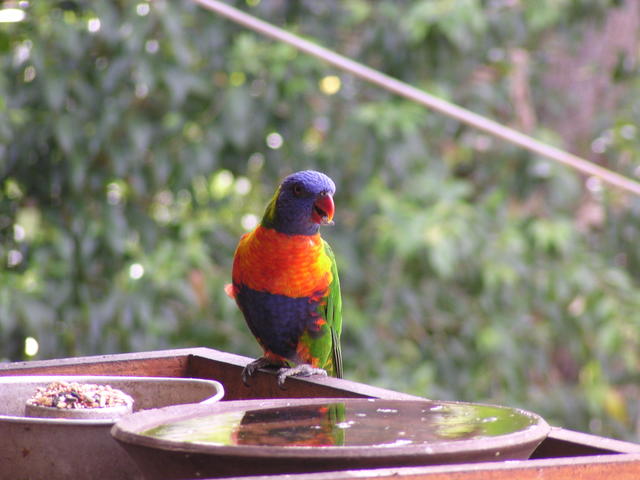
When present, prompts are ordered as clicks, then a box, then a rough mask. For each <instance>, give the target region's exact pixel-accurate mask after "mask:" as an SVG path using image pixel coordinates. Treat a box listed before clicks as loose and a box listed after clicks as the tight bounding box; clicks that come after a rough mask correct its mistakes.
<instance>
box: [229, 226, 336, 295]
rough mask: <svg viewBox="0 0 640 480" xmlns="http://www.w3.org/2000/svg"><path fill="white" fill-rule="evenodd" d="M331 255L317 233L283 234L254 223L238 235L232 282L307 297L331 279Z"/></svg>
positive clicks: (277, 292) (282, 293) (275, 292)
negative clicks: (255, 226) (246, 231)
mask: <svg viewBox="0 0 640 480" xmlns="http://www.w3.org/2000/svg"><path fill="white" fill-rule="evenodd" d="M331 280H332V275H331V259H330V258H329V257H328V256H327V254H326V253H325V251H324V246H323V244H322V239H321V238H320V235H319V234H318V235H311V236H309V235H286V234H283V233H278V232H276V231H275V230H273V229H270V228H264V227H262V226H259V227H257V228H256V229H255V230H254V231H253V232H251V233H248V234H246V235H244V236H243V237H242V238H241V239H240V243H239V244H238V248H237V250H236V254H235V258H234V262H233V283H234V284H236V285H237V284H242V285H246V286H247V287H249V288H252V289H254V290H259V291H266V292H270V293H274V294H279V295H286V296H288V297H308V296H311V295H313V294H317V293H318V292H321V291H324V290H325V289H326V288H327V287H328V286H329V284H330V283H331Z"/></svg>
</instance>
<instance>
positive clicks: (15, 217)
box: [0, 0, 640, 440]
mask: <svg viewBox="0 0 640 480" xmlns="http://www.w3.org/2000/svg"><path fill="white" fill-rule="evenodd" d="M235 3H236V4H237V5H238V6H239V7H241V8H243V9H245V10H248V11H250V12H251V13H253V14H256V15H258V16H259V17H261V18H263V19H266V20H268V21H270V22H273V23H275V24H277V25H280V26H284V27H286V28H287V29H289V30H291V31H294V32H298V33H300V34H302V35H304V36H308V37H310V38H313V39H316V40H317V41H318V42H319V43H321V44H323V45H325V46H327V47H329V48H333V49H335V50H337V51H339V52H341V53H344V54H346V55H348V56H351V57H353V58H356V59H358V60H360V61H362V62H364V63H366V64H368V65H370V66H373V67H375V68H378V69H380V70H382V71H384V72H385V73H388V74H390V75H393V76H395V77H398V78H400V79H402V80H405V81H407V82H410V83H412V84H414V85H416V86H419V87H422V88H425V89H426V90H428V91H430V92H432V93H435V94H437V95H439V96H441V97H443V98H446V99H449V100H451V101H453V102H456V103H459V104H461V105H464V106H466V107H467V108H470V109H472V110H474V111H476V112H478V113H480V114H484V115H487V116H489V117H492V118H494V119H496V120H498V121H501V122H503V123H506V124H509V125H513V126H516V127H517V128H519V129H522V130H524V131H528V132H530V133H532V134H533V135H535V136H536V137H538V138H542V139H545V140H547V141H549V142H550V143H552V144H555V145H559V146H562V147H564V148H568V149H570V150H571V151H574V152H576V153H578V154H581V155H584V156H587V157H588V158H590V159H592V160H594V161H598V162H600V163H602V164H604V165H607V166H610V167H611V168H614V169H615V170H617V171H620V172H622V173H624V174H626V175H629V176H636V177H637V176H638V175H639V174H640V157H639V153H638V152H639V147H640V136H639V132H638V131H637V126H638V123H639V122H638V121H639V119H640V80H639V77H638V72H639V70H638V68H639V66H638V52H639V51H640V49H639V48H638V47H639V46H640V40H639V32H640V27H639V25H640V20H639V18H640V12H639V7H638V5H637V2H634V1H632V0H630V1H628V2H623V1H614V0H581V1H577V0H566V1H562V2H551V1H541V2H521V1H517V0H515V1H506V0H504V1H503V0H483V1H481V0H464V1H456V2H452V1H448V0H414V1H408V0H407V1H397V0H393V1H392V0H386V1H377V2H367V1H364V0H345V1H342V2H337V1H325V2H314V1H311V0H308V1H296V2H285V1H276V0H262V1H259V0H247V1H246V2H244V1H243V2H241V1H236V2H235ZM5 6H7V2H5ZM19 6H20V8H23V9H24V10H25V11H26V14H27V16H26V19H25V20H24V21H22V22H19V23H14V24H0V65H1V70H0V72H1V74H0V259H1V264H0V265H2V266H1V267H0V359H1V358H4V359H5V360H21V359H26V358H55V357H63V356H73V355H85V354H98V353H113V352H124V351H139V350H150V349H161V348H166V347H188V346H195V345H198V346H210V347H213V348H217V349H221V350H226V351H232V352H236V353H241V354H246V355H249V356H256V355H258V354H259V348H258V346H257V344H256V343H255V341H254V340H253V338H251V336H250V334H249V332H248V330H247V328H246V327H245V325H244V322H243V320H242V318H241V315H240V313H239V312H238V310H237V309H236V307H235V305H234V304H233V303H232V302H231V301H230V300H229V299H228V298H226V296H225V295H224V292H223V285H224V284H225V283H226V282H228V281H229V277H230V265H231V258H232V254H233V251H234V248H235V245H236V242H237V240H238V237H239V236H240V235H241V234H242V233H243V232H244V231H246V230H247V229H250V228H251V227H252V226H253V225H255V223H256V222H257V221H258V220H259V217H260V216H261V214H262V209H263V207H264V205H265V203H266V201H267V198H268V197H269V196H270V195H271V193H272V191H273V189H274V187H275V185H276V184H277V183H278V181H279V179H280V178H281V177H282V176H284V175H286V174H288V173H290V172H292V171H294V170H298V169H303V168H309V167H311V168H316V169H319V170H323V171H325V172H327V173H328V174H329V175H330V176H332V177H333V178H334V180H335V181H336V183H337V185H338V193H337V196H336V204H337V215H336V220H337V222H336V226H335V227H334V228H332V229H325V233H324V236H325V238H327V239H328V240H329V241H330V242H331V243H332V245H333V246H334V251H335V252H336V255H337V257H338V261H339V265H340V269H341V275H342V285H343V293H344V305H345V306H344V308H345V312H344V318H345V322H344V324H345V331H344V336H343V338H344V340H343V349H344V359H345V363H346V365H345V366H346V376H347V378H349V379H353V380H358V381H364V382H368V383H372V384H376V385H380V386H384V387H388V388H392V389H398V390H401V391H405V392H412V393H416V394H419V395H424V396H428V397H434V398H439V399H459V400H473V401H483V402H496V403H501V404H508V405H515V406H520V407H524V408H528V409H532V410H534V411H537V412H539V413H541V414H542V415H544V416H546V417H547V418H548V420H549V421H550V422H553V423H555V424H559V425H562V426H565V427H569V428H575V429H580V430H588V431H592V432H594V433H597V434H604V435H612V436H616V437H622V438H630V439H635V440H640V433H639V429H640V426H639V425H640V412H639V403H638V399H639V398H640V378H639V366H640V251H639V250H638V248H637V245H636V239H637V238H638V233H639V230H640V199H637V198H632V197H630V196H626V195H623V194H621V193H620V192H617V191H613V190H610V189H608V188H604V187H603V186H602V185H601V184H600V182H599V181H598V179H596V178H588V179H585V178H582V177H580V176H578V175H577V174H575V173H574V172H572V171H569V170H567V169H565V168H561V167H558V166H556V165H554V164H552V163H550V162H548V161H546V160H544V159H542V158H536V157H534V156H532V155H529V154H527V153H525V152H522V151H520V150H518V149H516V148H514V147H511V146H509V145H507V144H505V143H503V142H500V141H497V140H495V139H492V138H489V137H487V136H485V135H482V134H479V133H478V132H476V131H473V130H471V129H468V128H465V127H464V126H461V125H460V124H458V123H456V122H454V121H451V120H448V119H447V118H444V117H442V116H440V115H437V114H435V113H432V112H429V111H426V110H424V109H422V108H420V107H418V106H416V105H413V104H411V103H408V102H406V101H403V100H399V99H398V98H395V97H393V96H391V95H389V94H387V93H385V92H383V91H381V90H380V89H378V88H374V87H371V86H369V85H366V84H364V83H362V82H360V81H357V80H355V79H353V78H351V77H350V76H347V75H343V74H341V73H340V72H336V71H333V70H332V69H330V68H328V67H326V66H325V65H323V64H321V63H319V62H318V61H316V60H314V59H311V58H309V57H307V56H304V55H301V54H298V53H296V51H295V50H293V49H292V48H290V47H288V46H286V45H280V44H274V43H272V42H270V41H267V40H265V39H263V38H261V37H259V36H257V35H255V34H253V33H251V32H248V31H245V30H243V29H241V28H239V27H236V26H234V25H232V24H230V23H229V22H227V21H224V20H222V19H220V18H217V17H216V16H215V15H213V14H210V13H208V12H206V11H204V10H202V9H200V8H198V7H196V6H195V5H193V4H192V3H191V2H189V1H181V2H175V1H173V2H171V1H167V0H155V1H154V2H152V3H151V2H150V3H147V2H146V1H144V0H141V1H140V3H137V4H136V3H131V2H125V1H115V0H113V1H110V2H88V1H81V0H77V1H73V0H68V1H53V0H48V1H32V2H27V1H22V2H19ZM35 342H37V344H38V346H39V350H37V353H36V349H35Z"/></svg>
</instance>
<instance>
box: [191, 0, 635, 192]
mask: <svg viewBox="0 0 640 480" xmlns="http://www.w3.org/2000/svg"><path fill="white" fill-rule="evenodd" d="M193 1H194V2H195V3H197V4H199V5H200V6H202V7H204V8H206V9H207V10H211V11H213V12H215V13H217V14H219V15H221V16H223V17H225V18H227V19H229V20H231V21H233V22H235V23H238V24H240V25H243V26H245V27H247V28H249V29H251V30H253V31H255V32H258V33H261V34H262V35H265V36H267V37H270V38H273V39H275V40H278V41H281V42H284V43H287V44H289V45H291V46H293V47H295V48H297V49H298V50H300V51H302V52H305V53H307V54H309V55H312V56H314V57H316V58H319V59H320V60H323V61H325V62H327V63H329V64H331V65H333V66H334V67H336V68H338V69H340V70H344V71H345V72H349V73H351V74H353V75H355V76H356V77H359V78H361V79H363V80H366V81H368V82H370V83H373V84H375V85H378V86H380V87H382V88H384V89H385V90H388V91H390V92H393V93H395V94H397V95H400V96H402V97H405V98H407V99H409V100H412V101H414V102H416V103H419V104H421V105H423V106H425V107H427V108H430V109H432V110H436V111H438V112H440V113H442V114H444V115H447V116H449V117H451V118H455V119H456V120H458V121H460V122H462V123H465V124H467V125H470V126H472V127H474V128H477V129H478V130H482V131H484V132H486V133H488V134H490V135H493V136H495V137H498V138H501V139H503V140H506V141H507V142H510V143H512V144H514V145H518V146H520V147H522V148H524V149H526V150H529V151H530V152H534V153H536V154H538V155H542V156H544V157H546V158H549V159H551V160H554V161H556V162H559V163H562V164H564V165H567V166H569V167H571V168H574V169H576V170H578V171H579V172H581V173H583V174H586V175H592V176H595V177H598V178H600V179H601V180H602V181H603V182H606V183H608V184H610V185H613V186H615V187H618V188H620V189H622V190H626V191H627V192H631V193H634V194H636V195H638V196H640V183H638V182H636V181H635V180H632V179H630V178H627V177H625V176H623V175H620V174H619V173H616V172H614V171H612V170H609V169H607V168H604V167H601V166H599V165H596V164H595V163H592V162H589V161H588V160H585V159H584V158H581V157H578V156H577V155H573V154H572V153H569V152H566V151H564V150H562V149H560V148H556V147H553V146H551V145H548V144H546V143H543V142H541V141H539V140H536V139H535V138H533V137H531V136H529V135H526V134H524V133H522V132H519V131H517V130H515V129H513V128H510V127H507V126H505V125H502V124H500V123H498V122H496V121H494V120H491V119H489V118H486V117H483V116H482V115H478V114H477V113H474V112H472V111H470V110H467V109H465V108H462V107H460V106H458V105H455V104H453V103H450V102H447V101H446V100H443V99H441V98H438V97H435V96H433V95H431V94H429V93H427V92H425V91H424V90H420V89H418V88H416V87H413V86H411V85H409V84H407V83H405V82H402V81H400V80H398V79H396V78H393V77H390V76H388V75H385V74H384V73H382V72H379V71H377V70H375V69H373V68H370V67H367V66H366V65H363V64H362V63H358V62H356V61H354V60H351V59H349V58H347V57H345V56H343V55H340V54H338V53H336V52H334V51H332V50H329V49H327V48H324V47H321V46H319V45H317V44H315V43H313V42H310V41H308V40H305V39H304V38H302V37H299V36H297V35H294V34H292V33H289V32H287V31H285V30H283V29H281V28H278V27H276V26H274V25H272V24H270V23H267V22H265V21H262V20H260V19H258V18H256V17H254V16H252V15H249V14H248V13H245V12H243V11H241V10H238V9H237V8H234V7H232V6H230V5H227V4H226V3H223V2H221V1H218V0H193Z"/></svg>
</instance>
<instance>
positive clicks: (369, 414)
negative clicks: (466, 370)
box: [142, 400, 536, 447]
mask: <svg viewBox="0 0 640 480" xmlns="http://www.w3.org/2000/svg"><path fill="white" fill-rule="evenodd" d="M535 424H536V418H535V417H532V416H530V415H527V414H526V413H524V412H520V411H518V410H513V409H510V408H506V407H494V406H486V405H470V404H450V403H446V402H445V403H437V402H420V401H415V402H414V401H395V400H368V401H367V400H357V401H347V402H332V403H319V404H314V405H302V406H292V407H279V408H270V409H256V410H246V411H242V410H240V411H234V412H227V413H218V414H208V415H203V416H198V417H193V418H189V419H186V420H180V421H175V422H167V423H166V424H162V425H160V426H158V427H155V428H153V429H150V430H147V431H145V432H142V434H143V435H148V436H152V437H156V438H161V439H166V440H173V441H181V442H190V443H198V444H209V445H253V446H265V447H274V446H277V447H317V446H324V447H332V446H376V447H380V446H388V447H394V446H403V445H420V444H428V445H429V446H433V445H434V444H437V443H442V442H447V443H449V442H456V441H463V440H473V439H480V438H485V437H495V436H498V435H504V434H509V433H514V432H517V431H522V430H526V429H527V428H530V427H532V426H533V425H535Z"/></svg>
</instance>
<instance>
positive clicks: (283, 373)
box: [278, 363, 327, 390]
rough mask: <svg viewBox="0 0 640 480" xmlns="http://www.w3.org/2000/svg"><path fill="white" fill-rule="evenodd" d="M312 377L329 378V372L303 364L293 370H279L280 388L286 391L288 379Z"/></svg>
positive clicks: (284, 368)
mask: <svg viewBox="0 0 640 480" xmlns="http://www.w3.org/2000/svg"><path fill="white" fill-rule="evenodd" d="M311 375H322V376H325V377H326V376H327V371H326V370H323V369H322V368H315V367H312V366H311V365H309V364H308V363H301V364H300V365H296V366H295V367H293V368H286V367H283V368H281V369H279V370H278V386H279V387H280V388H282V389H283V390H284V382H285V380H286V379H287V377H310V376H311Z"/></svg>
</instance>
